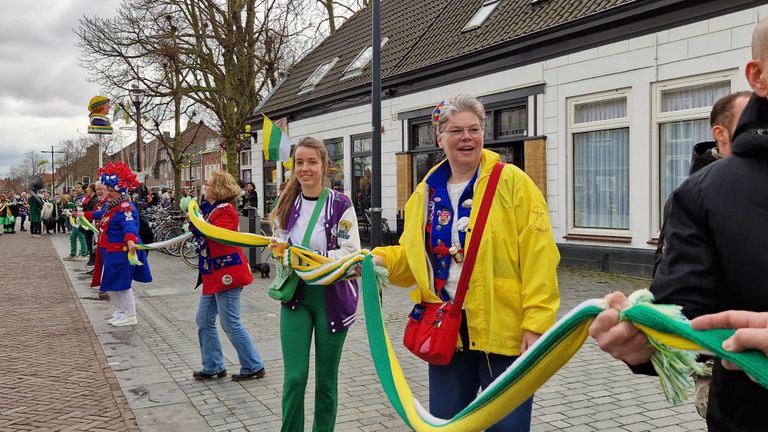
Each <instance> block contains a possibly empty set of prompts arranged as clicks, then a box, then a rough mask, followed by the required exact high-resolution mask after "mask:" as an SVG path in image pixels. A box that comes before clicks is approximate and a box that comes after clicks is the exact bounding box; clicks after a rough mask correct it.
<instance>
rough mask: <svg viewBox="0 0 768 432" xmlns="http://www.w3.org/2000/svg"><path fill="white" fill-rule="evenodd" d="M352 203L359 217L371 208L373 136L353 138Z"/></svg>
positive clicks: (366, 135)
mask: <svg viewBox="0 0 768 432" xmlns="http://www.w3.org/2000/svg"><path fill="white" fill-rule="evenodd" d="M352 201H353V202H354V204H355V212H356V213H357V215H358V216H362V215H363V214H364V212H365V211H366V210H368V209H370V208H371V134H365V135H357V136H353V137H352Z"/></svg>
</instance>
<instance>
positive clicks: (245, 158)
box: [240, 151, 251, 166]
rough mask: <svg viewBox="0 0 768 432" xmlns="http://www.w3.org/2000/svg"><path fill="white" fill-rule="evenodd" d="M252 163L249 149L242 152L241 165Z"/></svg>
mask: <svg viewBox="0 0 768 432" xmlns="http://www.w3.org/2000/svg"><path fill="white" fill-rule="evenodd" d="M250 164H251V154H250V152H249V151H244V152H240V166H248V165H250Z"/></svg>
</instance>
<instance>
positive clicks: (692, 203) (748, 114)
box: [589, 19, 768, 432]
mask: <svg viewBox="0 0 768 432" xmlns="http://www.w3.org/2000/svg"><path fill="white" fill-rule="evenodd" d="M745 71H746V77H747V81H748V82H749V84H750V86H751V87H752V90H754V92H755V94H753V95H752V97H751V98H750V99H749V102H748V103H747V106H746V108H744V111H743V112H742V114H741V118H740V119H739V121H738V123H737V125H736V129H735V131H729V133H730V134H731V135H732V136H733V140H732V141H733V155H732V157H730V158H728V159H724V160H722V161H720V162H717V163H714V164H711V165H709V166H708V167H706V168H704V169H702V170H701V171H699V172H698V173H696V174H694V175H693V176H690V177H688V179H686V180H685V181H684V182H683V183H682V184H681V185H680V187H678V188H677V189H676V190H675V191H674V192H673V193H672V195H671V196H670V198H669V201H670V202H671V204H670V211H669V215H668V218H667V223H666V238H667V241H666V242H665V244H666V245H667V247H666V250H665V252H664V256H663V257H662V260H661V263H660V264H659V266H658V270H657V272H656V275H655V276H654V278H653V281H652V283H651V288H650V289H651V292H652V293H653V294H654V296H655V301H656V302H658V303H664V304H675V305H679V306H681V307H682V312H683V313H684V314H685V316H686V317H688V318H689V319H693V318H696V317H699V316H701V315H706V314H713V313H718V312H723V311H726V310H729V309H734V310H750V311H754V312H768V290H766V289H765V284H766V283H767V282H768V256H766V255H765V254H764V253H763V251H764V249H765V245H766V244H768V207H766V205H765V203H766V202H768V171H766V170H765V169H764V167H765V165H766V163H768V152H766V151H765V148H766V146H768V134H767V133H766V129H768V99H766V96H768V20H766V19H763V20H761V21H760V22H759V23H758V24H757V27H756V28H755V31H754V33H753V37H752V60H750V61H749V62H747V66H746V68H745ZM605 300H606V303H607V304H608V305H609V306H610V308H609V309H608V310H606V311H604V312H602V313H601V314H600V315H598V317H597V318H595V320H594V322H593V323H592V325H591V327H590V329H589V333H590V335H591V336H592V337H594V338H595V339H596V340H597V343H598V346H599V347H600V348H601V349H602V350H604V351H606V352H608V353H609V354H611V355H612V356H613V357H614V358H616V359H619V360H622V361H624V362H625V363H626V364H627V365H628V366H629V367H630V369H631V370H632V371H633V372H636V373H646V374H654V373H655V371H654V369H653V367H652V365H651V363H650V361H649V359H650V356H651V354H652V353H653V348H652V347H650V346H649V344H648V340H647V338H646V337H645V336H644V335H643V334H642V333H640V332H639V330H637V329H636V328H635V327H633V326H631V325H629V324H627V323H624V322H620V321H619V319H618V317H619V312H620V311H621V310H622V309H624V308H625V307H627V306H628V301H627V299H626V297H625V296H624V295H623V294H622V293H620V292H614V293H611V294H609V295H608V296H607V297H606V299H605ZM725 366H726V365H723V364H722V362H721V361H720V360H719V359H718V360H715V364H714V367H713V370H712V384H711V386H710V391H709V403H708V408H707V427H708V428H709V430H710V431H718V432H719V431H740V432H756V431H764V430H765V428H766V426H765V421H764V420H763V418H762V416H763V413H764V411H765V407H766V406H768V389H765V388H763V387H761V386H760V385H758V384H756V383H755V382H753V381H752V380H751V379H750V378H749V377H748V376H747V375H746V374H744V373H743V372H738V371H730V370H726V368H725Z"/></svg>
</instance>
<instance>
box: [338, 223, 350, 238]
mask: <svg viewBox="0 0 768 432" xmlns="http://www.w3.org/2000/svg"><path fill="white" fill-rule="evenodd" d="M351 230H352V222H350V221H348V220H340V221H339V226H338V229H337V230H336V237H338V238H340V239H344V240H349V232H350V231H351Z"/></svg>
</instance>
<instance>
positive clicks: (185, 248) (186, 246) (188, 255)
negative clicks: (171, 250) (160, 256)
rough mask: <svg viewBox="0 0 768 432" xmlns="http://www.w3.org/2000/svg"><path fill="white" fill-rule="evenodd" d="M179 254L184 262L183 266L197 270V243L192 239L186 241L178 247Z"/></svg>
mask: <svg viewBox="0 0 768 432" xmlns="http://www.w3.org/2000/svg"><path fill="white" fill-rule="evenodd" d="M179 252H180V255H181V260H182V261H184V264H186V265H188V266H190V267H192V268H197V257H198V253H199V251H198V250H197V242H196V241H195V238H194V237H190V238H188V239H186V240H185V241H184V243H182V244H181V247H179Z"/></svg>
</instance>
